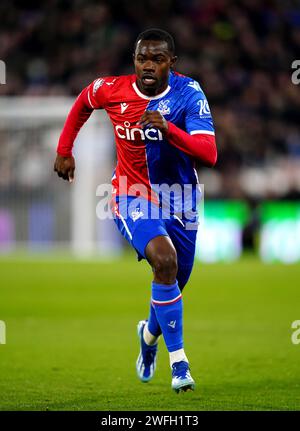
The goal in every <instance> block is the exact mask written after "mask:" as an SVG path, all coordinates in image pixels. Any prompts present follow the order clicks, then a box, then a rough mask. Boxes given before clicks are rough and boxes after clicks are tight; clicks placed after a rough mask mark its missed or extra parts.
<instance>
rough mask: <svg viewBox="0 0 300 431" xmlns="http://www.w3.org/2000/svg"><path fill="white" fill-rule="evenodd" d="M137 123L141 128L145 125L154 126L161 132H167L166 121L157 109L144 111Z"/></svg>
mask: <svg viewBox="0 0 300 431" xmlns="http://www.w3.org/2000/svg"><path fill="white" fill-rule="evenodd" d="M138 125H139V126H141V127H142V128H144V127H147V126H151V127H155V128H156V129H158V130H160V131H161V132H162V133H167V131H168V122H167V120H166V119H165V118H164V116H163V115H162V114H161V113H160V112H159V111H145V112H144V114H143V115H142V116H141V118H140V121H139V122H138Z"/></svg>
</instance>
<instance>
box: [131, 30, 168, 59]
mask: <svg viewBox="0 0 300 431" xmlns="http://www.w3.org/2000/svg"><path fill="white" fill-rule="evenodd" d="M140 40H161V41H164V42H167V45H168V50H169V51H170V53H171V54H174V53H175V43H174V39H173V37H172V36H171V35H170V33H168V32H167V31H165V30H161V29H160V28H149V29H148V30H145V31H143V32H142V33H140V34H139V35H138V37H137V38H136V41H135V43H134V52H135V50H136V46H137V44H138V42H139V41H140Z"/></svg>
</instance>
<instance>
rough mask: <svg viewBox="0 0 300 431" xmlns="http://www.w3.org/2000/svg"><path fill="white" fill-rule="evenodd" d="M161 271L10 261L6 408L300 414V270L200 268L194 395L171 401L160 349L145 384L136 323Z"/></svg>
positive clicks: (1, 401)
mask: <svg viewBox="0 0 300 431" xmlns="http://www.w3.org/2000/svg"><path fill="white" fill-rule="evenodd" d="M151 275H152V274H151V270H150V269H149V268H148V265H147V263H146V262H145V261H143V262H141V263H138V262H137V261H136V260H135V257H134V255H132V254H130V255H129V256H127V257H125V258H124V259H118V260H116V261H114V262H102V263H101V262H97V261H85V262H82V261H76V260H72V259H70V258H57V257H56V258H55V257H54V258H50V259H48V260H46V259H45V258H42V259H33V258H22V257H21V258H20V257H10V258H4V257H2V258H1V261H0V320H3V321H5V322H6V326H7V344H6V345H0V410H102V411H103V410H104V411H106V410H143V411H147V410H194V411H199V410H282V409H291V410H292V409H294V410H295V409H297V410H298V409H300V344H298V345H295V344H292V342H291V335H292V329H291V324H292V322H293V321H294V320H298V319H300V283H299V280H300V266H299V265H290V266H284V265H280V264H278V265H263V264H261V263H260V262H259V261H258V260H257V259H255V258H251V257H249V258H245V259H243V260H242V261H240V262H238V263H234V264H213V265H202V264H199V263H197V264H196V265H195V267H194V271H193V274H192V277H191V279H190V282H189V284H188V286H187V287H186V289H185V291H184V334H185V348H186V352H187V354H188V357H189V359H190V363H191V370H192V376H193V377H194V379H195V381H196V384H197V387H196V390H195V392H189V393H185V394H179V395H177V394H175V393H174V392H172V390H171V388H170V385H171V375H170V368H169V363H168V355H167V351H166V348H165V346H164V344H163V340H160V347H159V356H158V366H157V371H156V375H155V377H154V379H153V380H152V381H151V382H149V383H146V384H145V383H141V382H139V381H138V379H137V377H136V373H135V360H136V357H137V355H138V350H139V348H138V343H137V336H136V324H137V322H138V320H140V319H142V318H145V317H146V316H147V313H148V302H149V298H150V282H151Z"/></svg>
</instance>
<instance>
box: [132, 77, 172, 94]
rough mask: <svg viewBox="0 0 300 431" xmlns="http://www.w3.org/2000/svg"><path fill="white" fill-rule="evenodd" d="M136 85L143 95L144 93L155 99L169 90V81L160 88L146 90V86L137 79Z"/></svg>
mask: <svg viewBox="0 0 300 431" xmlns="http://www.w3.org/2000/svg"><path fill="white" fill-rule="evenodd" d="M136 85H137V87H138V89H139V90H140V92H141V93H143V94H144V95H145V96H148V97H154V96H158V95H159V94H161V93H163V92H164V91H165V90H166V89H167V88H168V81H167V82H164V83H163V84H162V85H161V86H160V87H158V88H144V86H143V85H142V84H141V82H140V81H139V80H138V79H137V80H136Z"/></svg>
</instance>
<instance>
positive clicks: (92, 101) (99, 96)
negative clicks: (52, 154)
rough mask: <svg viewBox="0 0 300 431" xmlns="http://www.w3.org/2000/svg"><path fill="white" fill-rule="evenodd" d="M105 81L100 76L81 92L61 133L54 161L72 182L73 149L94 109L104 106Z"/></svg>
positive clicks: (63, 174) (61, 176)
mask: <svg viewBox="0 0 300 431" xmlns="http://www.w3.org/2000/svg"><path fill="white" fill-rule="evenodd" d="M104 82H105V79H104V78H99V79H96V80H95V81H94V82H92V83H91V84H90V85H88V86H87V87H86V88H85V89H84V90H83V91H82V92H81V93H80V94H79V96H78V97H77V99H76V101H75V103H74V104H73V106H72V108H71V110H70V112H69V114H68V116H67V119H66V122H65V124H64V127H63V130H62V132H61V134H60V138H59V142H58V146H57V150H56V151H57V155H56V160H55V162H54V171H55V172H57V175H58V176H59V177H60V178H62V179H64V180H67V181H70V182H72V181H73V179H74V171H75V159H74V157H73V155H72V149H73V145H74V141H75V138H76V136H77V134H78V132H79V130H80V129H81V127H82V126H83V124H84V123H85V122H86V121H87V120H88V119H89V117H90V115H91V113H92V112H93V110H94V109H100V108H103V107H104V104H105V94H104V91H101V88H100V87H101V86H102V84H103V83H104Z"/></svg>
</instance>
